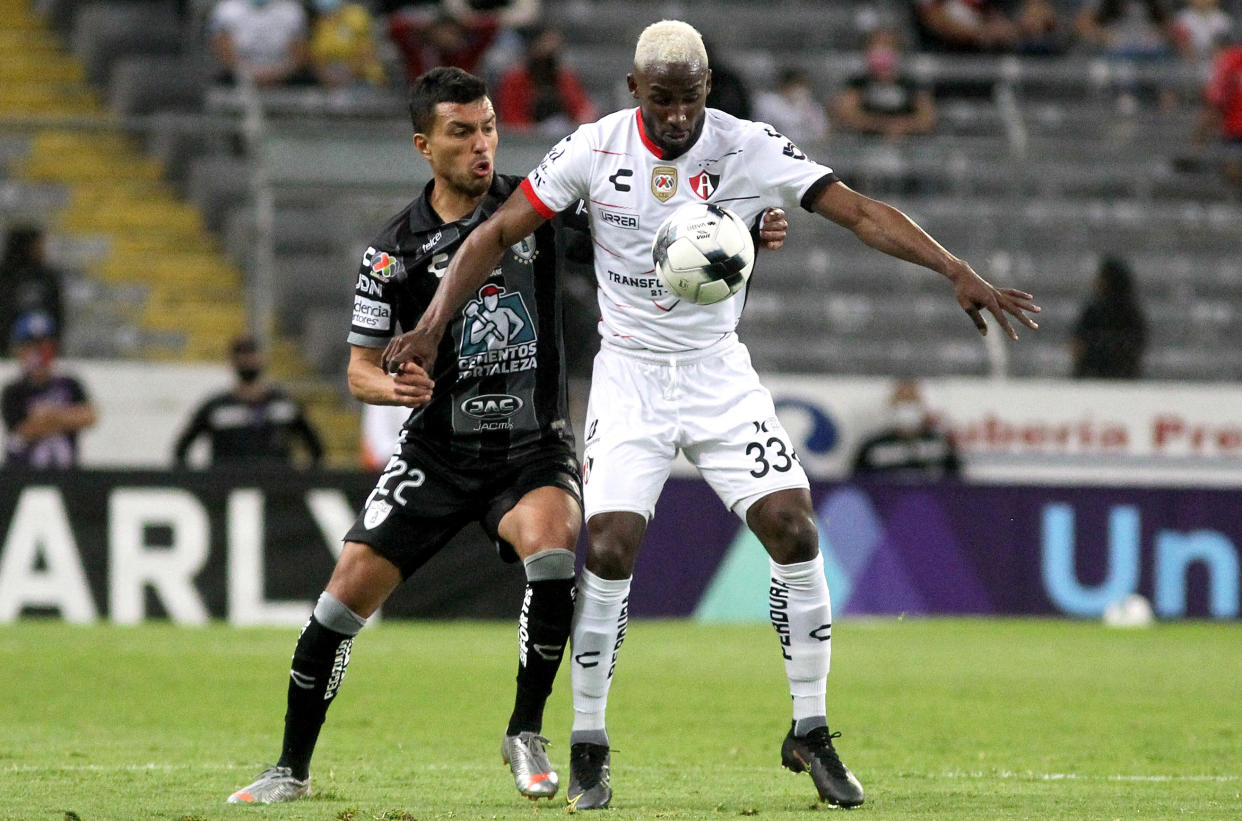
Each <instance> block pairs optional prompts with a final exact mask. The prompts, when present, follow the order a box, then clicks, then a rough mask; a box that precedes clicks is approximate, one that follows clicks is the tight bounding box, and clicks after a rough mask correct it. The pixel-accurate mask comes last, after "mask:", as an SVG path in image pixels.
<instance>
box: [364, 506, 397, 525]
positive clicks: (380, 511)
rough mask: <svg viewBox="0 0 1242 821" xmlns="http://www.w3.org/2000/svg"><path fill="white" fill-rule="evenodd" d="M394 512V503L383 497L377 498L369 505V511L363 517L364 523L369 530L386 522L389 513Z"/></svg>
mask: <svg viewBox="0 0 1242 821" xmlns="http://www.w3.org/2000/svg"><path fill="white" fill-rule="evenodd" d="M389 513H392V504H390V503H389V502H385V501H384V500H383V499H376V500H375V501H373V502H371V504H369V505H367V512H366V513H365V514H364V515H363V517H362V524H363V526H364V527H366V529H367V530H371V529H372V528H374V527H378V526H379V525H381V524H383V523H384V520H385V519H387V518H388V514H389Z"/></svg>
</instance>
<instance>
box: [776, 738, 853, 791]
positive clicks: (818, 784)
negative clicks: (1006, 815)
mask: <svg viewBox="0 0 1242 821" xmlns="http://www.w3.org/2000/svg"><path fill="white" fill-rule="evenodd" d="M840 736H841V734H840V733H832V732H829V731H828V728H827V727H816V728H815V729H814V730H811V732H809V733H807V734H806V735H804V736H796V735H794V731H793V727H792V726H791V727H790V728H789V735H787V736H785V743H784V744H782V745H781V764H783V765H784V766H785V767H787V768H789V769H790V770H793V771H794V772H795V773H801V772H809V773H810V774H811V780H812V781H813V782H815V789H816V790H818V791H819V800H820V801H826V802H827V803H828V804H829V805H831V806H834V807H857V806H858V805H859V804H861V803H862V802H863V788H862V784H859V783H858V779H857V778H855V777H854V774H853V773H852V772H850V771H849V768H848V767H846V766H845V765H844V764H842V763H841V758H840V757H839V756H838V755H837V751H836V748H834V747H833V746H832V740H833V739H834V738H839V737H840Z"/></svg>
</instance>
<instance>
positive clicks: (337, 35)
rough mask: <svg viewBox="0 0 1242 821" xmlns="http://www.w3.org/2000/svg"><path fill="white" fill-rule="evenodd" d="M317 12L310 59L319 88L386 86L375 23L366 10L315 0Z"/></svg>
mask: <svg viewBox="0 0 1242 821" xmlns="http://www.w3.org/2000/svg"><path fill="white" fill-rule="evenodd" d="M314 11H315V20H314V23H313V24H312V25H311V37H310V60H311V68H312V69H313V70H314V72H315V77H316V78H317V79H318V80H319V83H320V85H323V86H325V87H327V88H348V87H350V86H357V85H372V86H380V85H383V84H384V66H383V64H382V63H381V62H380V59H379V48H378V46H377V44H376V41H375V21H374V20H373V19H372V17H371V12H370V11H368V10H367V7H366V6H364V5H362V4H361V3H350V2H345V0H314Z"/></svg>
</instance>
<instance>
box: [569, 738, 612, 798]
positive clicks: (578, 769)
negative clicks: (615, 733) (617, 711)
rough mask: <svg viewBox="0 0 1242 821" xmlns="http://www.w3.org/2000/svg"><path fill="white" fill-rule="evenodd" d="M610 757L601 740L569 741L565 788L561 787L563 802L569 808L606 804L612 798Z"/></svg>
mask: <svg viewBox="0 0 1242 821" xmlns="http://www.w3.org/2000/svg"><path fill="white" fill-rule="evenodd" d="M610 758H611V756H610V752H609V749H608V747H606V746H605V745H603V744H589V743H586V742H580V743H578V744H571V745H569V789H568V790H566V791H565V802H566V803H567V804H568V805H569V811H570V812H577V811H578V810H602V809H605V808H607V806H608V802H609V801H611V800H612V787H610V786H609V785H608V767H609V761H610Z"/></svg>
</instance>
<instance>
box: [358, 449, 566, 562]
mask: <svg viewBox="0 0 1242 821" xmlns="http://www.w3.org/2000/svg"><path fill="white" fill-rule="evenodd" d="M390 465H391V467H390V468H389V469H387V470H385V471H384V473H383V475H382V476H380V478H379V481H378V482H376V484H375V489H374V490H372V491H371V495H370V496H368V497H367V502H366V505H365V506H364V507H363V509H362V513H361V514H359V516H358V519H357V521H355V522H354V526H353V527H351V528H350V529H349V532H348V533H346V534H345V541H347V542H359V543H361V544H365V545H368V546H369V547H370V548H371V549H372V550H374V551H375V552H376V553H378V554H380V555H381V556H383V557H384V558H386V559H388V560H389V561H391V562H392V563H393V564H395V565H396V566H397V567H398V568H400V570H401V577H402V578H403V579H407V578H409V577H410V576H411V575H413V573H414V571H416V570H418V568H420V567H422V566H423V565H424V564H425V563H426V562H427V561H428V560H429V559H430V558H431V557H432V556H434V555H435V554H436V553H438V552H439V551H440V549H441V548H443V547H444V545H446V544H448V542H449V540H450V539H452V538H453V537H454V536H456V535H457V532H458V531H460V530H461V529H462V528H463V527H465V526H466V525H467V524H469V523H470V522H478V523H479V524H481V525H483V530H484V531H486V532H487V535H488V536H489V537H491V539H492V540H493V541H495V542H496V546H497V549H498V551H499V552H500V556H501V558H503V559H505V560H506V561H514V560H515V559H516V558H517V554H516V553H514V552H513V547H512V546H511V545H509V544H508V543H507V542H505V541H504V540H503V539H501V538H500V535H499V534H498V533H497V532H496V528H498V527H499V526H500V520H501V519H502V518H503V517H504V515H505V514H506V513H508V512H509V511H510V510H512V509H513V507H514V506H515V505H516V504H517V503H518V501H519V500H520V499H521V498H522V497H523V496H525V495H526V494H527V493H529V492H530V491H532V490H535V489H536V488H541V487H559V488H561V489H562V490H564V491H566V492H567V493H569V495H570V496H572V497H574V499H575V500H576V501H577V502H578V506H579V507H581V506H582V480H581V470H580V469H579V467H578V458H577V456H575V455H574V451H573V448H572V447H571V446H570V445H569V444H567V443H563V442H554V443H551V444H549V445H546V446H544V447H542V448H541V449H539V450H535V451H532V452H531V455H530V456H529V457H528V458H526V459H519V460H516V461H514V462H510V463H507V464H501V463H497V462H492V461H470V462H466V463H462V462H460V461H454V462H450V461H448V460H446V459H445V457H443V456H441V455H439V454H438V453H436V452H435V451H434V450H432V449H431V448H429V447H427V446H426V445H425V444H424V443H422V442H419V441H418V440H411V441H407V442H406V443H405V444H404V445H403V446H402V448H401V454H400V461H399V462H396V463H392V462H390Z"/></svg>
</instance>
